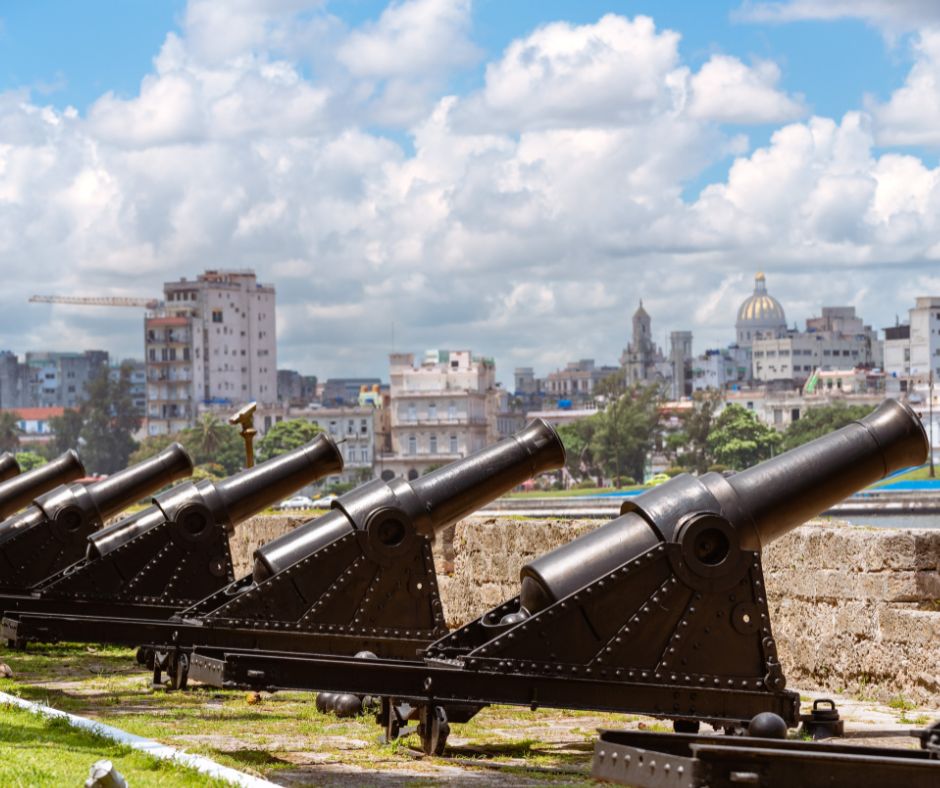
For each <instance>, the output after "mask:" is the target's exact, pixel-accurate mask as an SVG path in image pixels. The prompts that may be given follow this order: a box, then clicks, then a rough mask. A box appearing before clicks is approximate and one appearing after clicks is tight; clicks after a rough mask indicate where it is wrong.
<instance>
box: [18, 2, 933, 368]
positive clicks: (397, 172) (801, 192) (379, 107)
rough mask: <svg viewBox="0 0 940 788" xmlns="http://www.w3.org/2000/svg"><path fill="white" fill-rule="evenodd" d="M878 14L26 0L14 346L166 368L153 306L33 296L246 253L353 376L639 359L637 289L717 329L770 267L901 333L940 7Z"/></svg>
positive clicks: (916, 274) (796, 302)
mask: <svg viewBox="0 0 940 788" xmlns="http://www.w3.org/2000/svg"><path fill="white" fill-rule="evenodd" d="M855 8H856V6H855V4H853V3H851V2H849V0H831V2H829V3H826V4H824V5H819V4H813V3H810V2H809V0H780V1H779V2H773V3H763V2H759V1H758V0H751V2H747V3H742V2H740V1H739V0H732V1H731V2H718V1H716V2H708V3H703V2H691V1H688V2H679V0H673V1H670V0H661V2H639V1H638V2H597V1H595V0H584V1H583V2H578V3H572V2H561V0H545V1H544V2H521V1H519V0H517V1H515V2H505V1H503V2H500V1H499V0H476V1H475V2H472V3H471V2H470V0H399V1H398V2H395V3H392V4H388V3H385V2H377V1H376V0H361V1H360V0H348V1H347V2H322V1H321V0H289V2H288V0H239V2H237V3H236V2H224V0H174V1H173V2H159V1H158V0H148V1H145V0H123V1H122V2H118V1H117V0H111V1H110V2H104V1H103V0H85V1H84V2H82V3H74V2H53V1H52V0H43V1H40V0H37V2H28V3H26V2H23V3H20V2H16V3H13V2H9V3H5V4H0V266H2V267H3V269H4V270H6V271H14V270H15V271H16V272H17V273H18V274H21V275H20V276H19V277H18V279H17V284H16V286H15V288H14V289H13V290H12V291H11V290H8V291H7V292H6V293H5V294H2V295H0V307H3V309H2V310H0V314H2V315H3V316H2V317H0V347H9V348H11V349H14V350H16V351H18V352H23V351H25V350H27V349H32V348H38V347H44V346H48V345H49V344H50V343H59V344H61V343H63V342H64V343H66V344H71V345H76V347H69V348H62V349H80V348H81V347H85V346H96V347H97V346H104V347H106V348H107V349H110V350H111V351H112V352H113V353H114V354H115V355H139V354H140V348H139V347H138V344H139V343H138V342H137V336H136V335H137V334H138V333H139V327H138V321H139V317H138V316H134V315H132V314H127V313H121V314H112V313H116V312H119V310H110V311H109V310H82V309H78V308H75V309H69V308H59V307H56V308H47V307H34V306H33V307H26V306H24V301H25V297H24V296H25V295H27V294H28V293H30V292H34V291H39V290H50V289H57V290H58V291H60V292H61V291H68V292H89V293H91V292H93V293H96V294H97V293H100V292H114V293H130V294H138V293H140V294H145V295H152V294H154V293H155V292H159V289H160V286H161V282H162V281H164V280H165V279H168V278H172V277H176V276H179V275H186V274H190V275H191V274H193V273H194V272H195V270H196V269H198V268H199V267H202V266H204V267H209V266H217V265H231V266H233V267H240V266H253V267H255V268H257V269H258V271H259V274H260V275H261V276H262V277H263V278H265V279H266V280H269V281H272V282H274V284H275V285H277V286H278V287H279V294H280V295H279V314H280V315H281V318H280V320H281V324H280V326H279V336H280V342H279V353H280V361H282V362H283V363H282V364H280V365H281V366H292V367H295V368H299V369H302V370H303V371H305V372H317V373H319V374H325V375H329V374H350V375H352V374H360V373H361V374H381V373H382V371H383V369H384V366H385V361H384V358H385V354H386V353H387V352H388V351H389V350H391V349H393V348H391V347H390V346H389V342H390V339H389V327H390V326H391V325H394V326H395V337H396V339H395V341H396V344H397V345H398V346H399V347H398V348H397V349H406V350H415V351H420V350H421V349H423V348H424V347H431V346H435V345H449V346H454V347H468V346H469V347H472V348H473V349H474V350H477V351H478V352H481V353H485V354H486V355H493V356H496V358H497V362H498V369H499V370H500V375H499V376H500V377H501V378H503V379H506V376H507V375H508V373H509V370H511V368H512V367H513V366H515V365H517V364H525V365H534V366H536V368H537V369H538V370H539V371H540V372H545V371H548V369H550V368H552V367H553V366H556V365H559V364H562V363H564V361H565V360H567V359H571V358H579V357H591V356H594V357H596V358H597V359H598V362H599V363H610V362H612V361H614V360H615V359H616V358H617V357H618V356H619V353H620V350H621V349H622V347H623V346H624V345H625V344H626V342H627V340H628V339H629V336H628V326H629V314H630V313H631V312H632V310H633V308H634V307H635V304H636V302H637V300H638V299H639V298H640V297H643V298H644V303H646V304H647V305H648V309H650V310H651V314H652V315H653V319H654V330H655V331H656V333H657V334H660V335H664V334H666V333H667V332H668V330H670V329H678V328H682V329H691V330H693V332H694V334H695V346H696V350H704V349H705V347H711V346H716V345H721V344H724V343H726V342H727V341H729V340H730V336H731V324H733V320H734V315H733V313H734V309H735V306H736V304H737V303H739V301H740V299H741V298H743V297H744V296H745V295H747V293H748V292H749V290H750V288H751V282H752V277H753V273H754V271H756V270H759V269H763V270H766V271H767V273H768V282H769V287H770V289H771V292H773V293H774V294H775V295H777V296H778V297H779V298H780V299H781V301H783V302H784V305H785V307H786V308H787V313H788V318H789V319H790V322H791V323H794V322H800V321H802V320H803V319H805V318H806V317H809V316H811V315H812V314H813V313H814V312H818V310H819V307H820V306H821V304H822V303H823V302H825V303H827V304H828V303H851V304H853V305H855V306H856V307H857V308H858V309H859V311H860V312H861V313H862V314H863V316H864V317H866V319H868V320H870V321H871V322H872V323H873V324H874V325H876V326H882V325H886V324H888V323H893V320H894V315H895V314H900V315H902V316H903V315H904V314H905V312H906V309H907V307H908V306H909V305H910V303H911V300H912V298H913V296H914V295H915V294H918V293H920V294H923V293H924V291H925V289H929V288H931V287H934V286H937V287H940V278H938V277H937V276H936V275H935V274H934V271H936V270H937V268H936V263H937V261H938V260H940V226H938V223H937V221H935V219H934V217H935V216H937V214H938V211H937V210H936V209H935V207H934V206H935V204H940V187H935V186H934V184H935V183H936V182H940V175H938V170H937V150H938V149H940V33H938V32H937V31H938V29H940V4H931V3H930V2H928V0H895V2H889V1H888V0H884V2H880V0H871V2H869V3H866V4H865V6H864V13H862V12H858V11H856V10H855ZM821 9H822V10H821ZM608 14H613V15H615V17H614V22H613V23H609V22H607V23H605V22H604V21H602V18H603V17H604V16H605V15H608ZM639 15H645V16H649V17H652V19H653V22H654V24H655V29H646V28H644V27H643V26H642V25H641V24H640V23H639V22H638V16H639ZM821 15H823V16H829V17H833V18H826V19H821V18H819V17H820V16H821ZM555 22H558V23H560V24H559V25H555V26H554V27H552V28H551V29H550V30H551V31H552V32H551V33H549V32H546V31H545V30H544V26H546V25H550V24H552V23H555ZM540 31H541V32H540ZM669 31H674V32H675V33H677V34H678V35H679V36H681V40H680V41H679V42H678V45H677V46H675V45H674V44H673V43H672V40H671V39H670V35H671V34H670V32H669ZM448 96H453V97H455V98H448ZM69 108H75V110H77V113H76V112H74V111H73V110H71V109H69ZM4 144H6V145H7V148H4V147H3V146H4ZM935 201H936V202H935ZM3 206H5V210H2V208H3ZM24 255H28V258H29V260H30V266H29V267H26V268H24V267H23V258H24ZM663 271H668V272H669V275H668V276H665V277H664V276H662V275H661V272H663ZM50 282H52V283H55V287H52V286H51V285H50V284H49V283H50ZM40 315H41V319H40V320H39V321H38V324H37V321H35V320H34V318H35V317H36V316H40Z"/></svg>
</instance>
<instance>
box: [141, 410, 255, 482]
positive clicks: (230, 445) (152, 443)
mask: <svg viewBox="0 0 940 788" xmlns="http://www.w3.org/2000/svg"><path fill="white" fill-rule="evenodd" d="M200 421H201V420H200ZM216 422H217V424H218V428H219V429H218V430H217V435H215V436H214V437H213V439H212V442H207V441H206V439H205V430H204V429H203V427H202V425H201V424H197V425H196V427H192V428H190V429H187V430H183V431H182V432H179V433H177V434H175V435H148V436H147V437H146V438H144V439H143V440H142V441H141V442H140V445H139V446H138V447H137V450H136V451H135V452H134V453H133V454H132V455H131V456H130V460H129V462H130V463H132V464H133V463H136V462H142V461H143V460H146V459H147V458H148V457H153V455H155V454H159V453H160V452H161V451H163V450H164V449H165V448H166V447H167V446H169V445H170V444H171V443H173V442H179V443H181V444H182V445H183V448H185V449H186V451H187V452H189V456H190V457H192V458H193V463H194V464H195V465H197V466H198V465H212V466H217V467H218V468H220V469H221V475H222V476H231V475H232V474H233V473H238V471H240V470H241V469H242V468H244V467H245V444H244V442H243V441H242V438H241V436H240V435H239V434H238V429H237V428H235V427H232V426H230V425H228V424H225V423H224V422H223V421H221V420H220V419H216ZM213 432H216V430H215V429H214V430H213ZM207 446H215V448H214V449H213V450H212V451H209V450H208V448H207Z"/></svg>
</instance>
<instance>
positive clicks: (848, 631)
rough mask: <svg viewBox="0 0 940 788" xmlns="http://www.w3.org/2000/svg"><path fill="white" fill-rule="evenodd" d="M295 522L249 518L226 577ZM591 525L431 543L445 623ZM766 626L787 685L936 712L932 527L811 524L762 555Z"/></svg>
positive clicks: (498, 526)
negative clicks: (899, 702)
mask: <svg viewBox="0 0 940 788" xmlns="http://www.w3.org/2000/svg"><path fill="white" fill-rule="evenodd" d="M304 519H305V518H301V517H288V516H278V517H255V518H253V519H252V520H250V521H248V522H247V523H244V524H242V525H241V526H239V527H238V528H237V529H236V532H235V534H234V536H233V537H232V545H233V556H232V557H233V559H234V562H235V567H236V575H237V576H241V575H243V574H245V573H247V572H248V571H249V570H250V561H251V553H252V551H253V550H254V549H255V548H256V547H258V546H259V545H261V544H264V543H265V542H267V541H270V540H271V539H273V538H274V537H275V536H278V535H280V534H282V533H285V532H286V531H288V530H290V529H292V528H294V527H296V525H298V524H299V523H301V522H304ZM600 524H601V521H598V520H574V521H572V520H561V519H539V520H534V519H531V520H530V519H520V518H516V517H505V516H499V517H494V516H475V517H471V518H468V519H466V520H463V521H461V522H460V523H458V524H457V525H456V526H455V527H452V528H449V529H447V530H446V531H445V532H444V533H443V534H442V535H441V536H439V537H438V539H437V541H436V543H435V548H434V555H435V563H436V566H437V570H438V573H439V576H440V589H441V596H442V601H443V605H444V611H445V614H446V616H447V623H448V625H449V626H450V627H452V628H453V627H457V626H460V625H462V624H465V623H467V622H468V621H471V620H473V619H474V618H476V617H477V616H479V615H480V614H481V613H482V612H484V611H485V610H487V609H489V608H490V607H493V606H495V605H497V604H499V603H500V602H502V601H504V600H506V599H508V598H510V597H513V596H515V595H516V594H517V593H518V592H519V581H518V578H519V567H520V566H521V565H522V564H524V563H525V562H526V561H528V560H530V559H532V558H535V557H536V556H537V555H540V554H542V553H544V552H546V551H548V550H551V549H552V548H554V547H557V546H559V545H561V544H564V543H565V542H568V541H570V540H571V539H573V538H575V537H576V536H579V535H580V534H582V533H585V532H586V531H589V530H592V529H593V528H597V527H598V526H599V525H600ZM763 563H764V573H765V576H766V581H767V589H768V600H769V604H770V610H771V623H772V625H773V628H774V635H775V637H776V639H777V645H778V651H779V655H780V660H781V662H782V664H783V668H784V673H785V675H786V676H787V679H788V682H789V686H791V687H797V688H800V689H806V690H819V691H824V692H826V691H831V692H849V693H852V694H857V695H860V696H863V697H867V698H873V699H877V700H884V701H886V700H891V699H893V698H897V697H899V696H901V697H903V698H904V699H906V700H910V701H913V702H915V703H917V704H918V705H925V706H930V707H934V708H937V709H940V529H936V530H900V529H898V530H895V529H888V528H865V527H849V526H844V525H842V526H840V524H839V523H835V522H830V521H826V520H815V521H812V522H811V523H809V524H807V525H804V526H803V527H801V528H798V529H796V530H795V531H792V532H791V533H789V534H787V535H786V536H784V537H782V538H780V539H778V540H777V541H775V542H774V543H772V544H771V545H770V546H769V547H768V548H767V549H766V550H765V551H764V554H763Z"/></svg>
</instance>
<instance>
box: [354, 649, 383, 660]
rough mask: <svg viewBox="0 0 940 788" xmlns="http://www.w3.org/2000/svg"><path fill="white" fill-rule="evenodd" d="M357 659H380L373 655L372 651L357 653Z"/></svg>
mask: <svg viewBox="0 0 940 788" xmlns="http://www.w3.org/2000/svg"><path fill="white" fill-rule="evenodd" d="M355 658H356V659H378V657H377V656H376V655H375V654H373V653H372V652H371V651H357V652H356V655H355Z"/></svg>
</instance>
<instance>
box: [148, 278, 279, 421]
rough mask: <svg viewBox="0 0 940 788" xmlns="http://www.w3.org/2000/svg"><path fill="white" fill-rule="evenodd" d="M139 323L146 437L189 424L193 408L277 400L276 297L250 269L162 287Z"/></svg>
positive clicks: (193, 418) (271, 289) (193, 414)
mask: <svg viewBox="0 0 940 788" xmlns="http://www.w3.org/2000/svg"><path fill="white" fill-rule="evenodd" d="M163 292H164V305H163V306H162V307H161V308H160V309H159V310H158V311H157V312H155V313H153V314H148V315H147V317H146V318H145V319H144V343H145V344H144V347H145V363H146V365H147V414H146V415H147V432H148V434H150V435H160V434H166V433H173V432H178V431H179V430H181V429H185V428H186V427H189V426H192V424H193V423H194V421H195V418H196V412H197V406H198V405H199V404H200V403H204V404H207V405H235V404H239V403H243V402H248V401H251V400H256V401H258V402H259V403H273V402H275V401H276V399H277V344H276V332H275V301H274V298H275V294H274V287H273V286H271V285H265V284H260V283H259V282H258V280H257V277H256V276H255V274H254V272H253V271H244V270H240V271H229V270H222V269H219V270H209V271H206V272H205V273H202V274H199V276H197V277H196V279H195V281H188V280H187V279H185V278H183V279H181V280H179V281H178V282H167V283H165V284H164V286H163Z"/></svg>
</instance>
